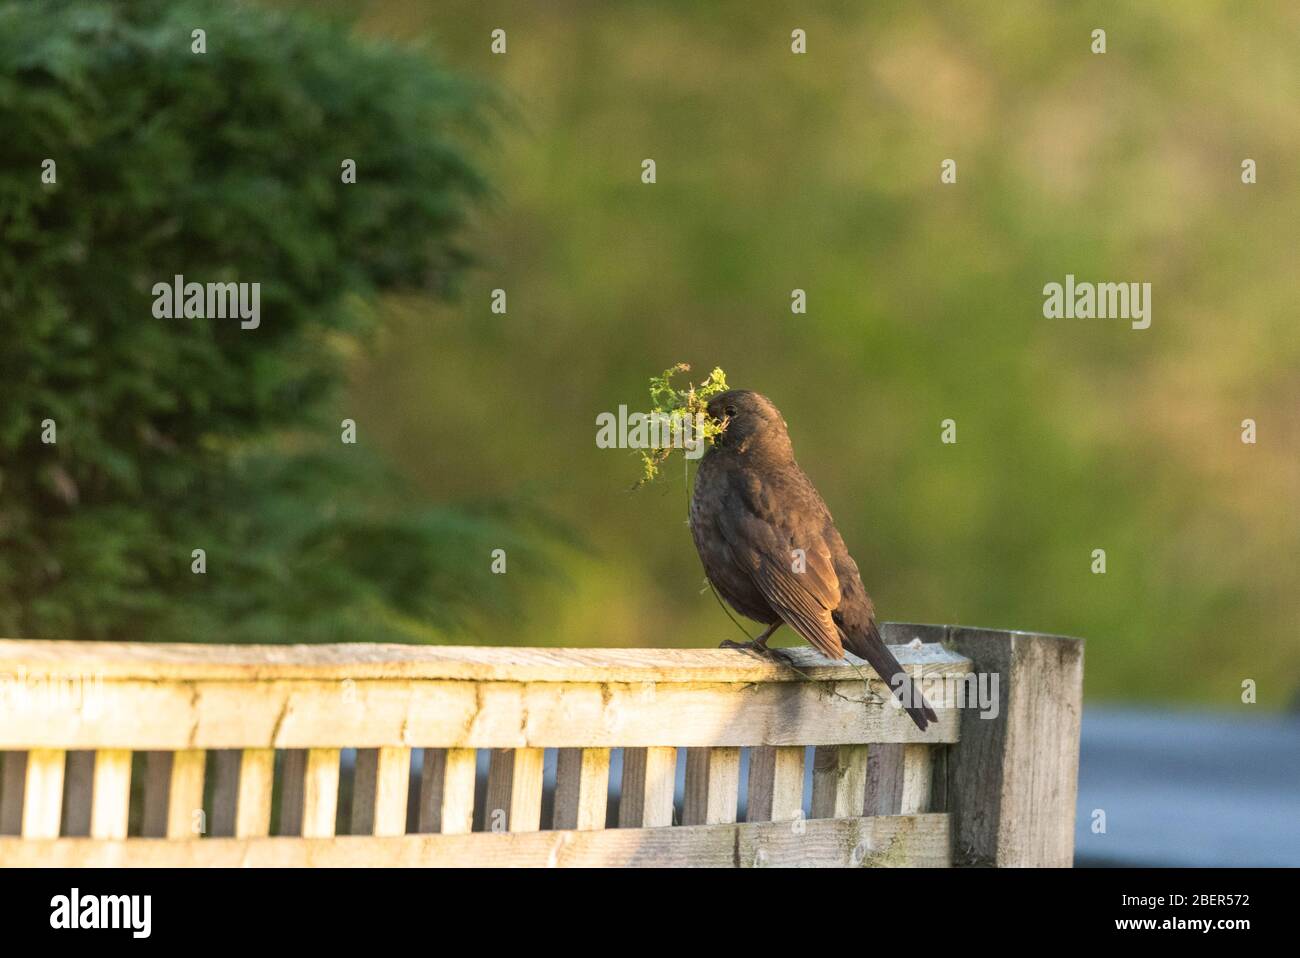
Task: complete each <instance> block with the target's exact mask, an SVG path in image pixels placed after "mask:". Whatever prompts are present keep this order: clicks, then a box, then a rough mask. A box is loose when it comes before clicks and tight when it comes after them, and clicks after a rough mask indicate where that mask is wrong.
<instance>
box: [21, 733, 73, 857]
mask: <svg viewBox="0 0 1300 958" xmlns="http://www.w3.org/2000/svg"><path fill="white" fill-rule="evenodd" d="M66 755H67V753H66V752H64V751H63V750H62V749H57V748H34V749H31V750H30V751H29V752H28V753H27V781H26V784H25V786H24V788H23V826H22V836H23V838H58V837H59V821H60V819H61V818H62V817H63V766H64V760H65V758H66Z"/></svg>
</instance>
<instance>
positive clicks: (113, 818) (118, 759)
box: [90, 748, 131, 839]
mask: <svg viewBox="0 0 1300 958" xmlns="http://www.w3.org/2000/svg"><path fill="white" fill-rule="evenodd" d="M92 794H93V799H92V801H93V805H92V808H91V815H90V835H91V837H92V838H109V839H116V838H126V827H127V817H128V815H129V814H130V810H131V750H130V749H125V748H112V749H100V750H99V751H98V752H96V753H94V785H93V790H92Z"/></svg>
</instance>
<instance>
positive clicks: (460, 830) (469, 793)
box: [439, 748, 478, 835]
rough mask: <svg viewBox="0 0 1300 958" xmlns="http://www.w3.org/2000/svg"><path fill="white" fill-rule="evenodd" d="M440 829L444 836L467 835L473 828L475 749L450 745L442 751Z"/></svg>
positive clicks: (476, 758) (476, 763)
mask: <svg viewBox="0 0 1300 958" xmlns="http://www.w3.org/2000/svg"><path fill="white" fill-rule="evenodd" d="M443 762H444V765H443V776H442V803H441V804H442V811H441V813H440V816H439V817H440V819H441V828H440V829H439V830H440V831H441V832H442V834H444V835H462V834H468V833H469V832H470V831H471V830H472V829H473V827H474V778H475V776H476V775H477V774H478V751H477V750H476V749H472V748H449V749H446V750H445V752H444V754H443Z"/></svg>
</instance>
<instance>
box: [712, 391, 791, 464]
mask: <svg viewBox="0 0 1300 958" xmlns="http://www.w3.org/2000/svg"><path fill="white" fill-rule="evenodd" d="M708 408H709V416H710V417H712V418H713V419H716V420H717V421H718V422H719V423H721V424H722V426H723V431H722V435H721V436H719V437H718V439H717V444H718V445H719V446H721V447H723V448H724V449H730V450H733V451H735V452H740V453H744V452H750V451H754V450H758V449H764V450H769V451H772V452H777V451H785V452H788V451H789V450H790V437H789V435H788V434H787V433H786V425H785V420H784V419H783V418H782V417H781V411H780V410H779V409H777V408H776V406H774V405H773V404H772V400H770V399H768V398H767V397H766V396H764V395H762V394H761V393H756V392H753V391H751V390H749V389H730V390H728V391H727V392H725V393H722V394H720V395H718V396H714V397H713V399H711V400H710V401H709V407H708Z"/></svg>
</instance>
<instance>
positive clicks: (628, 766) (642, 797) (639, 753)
mask: <svg viewBox="0 0 1300 958" xmlns="http://www.w3.org/2000/svg"><path fill="white" fill-rule="evenodd" d="M676 783H677V749H675V748H664V747H659V746H652V747H646V748H625V749H623V787H622V792H621V794H620V795H619V801H618V827H619V828H659V827H662V826H664V825H671V824H672V823H673V791H674V789H675V787H676Z"/></svg>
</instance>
